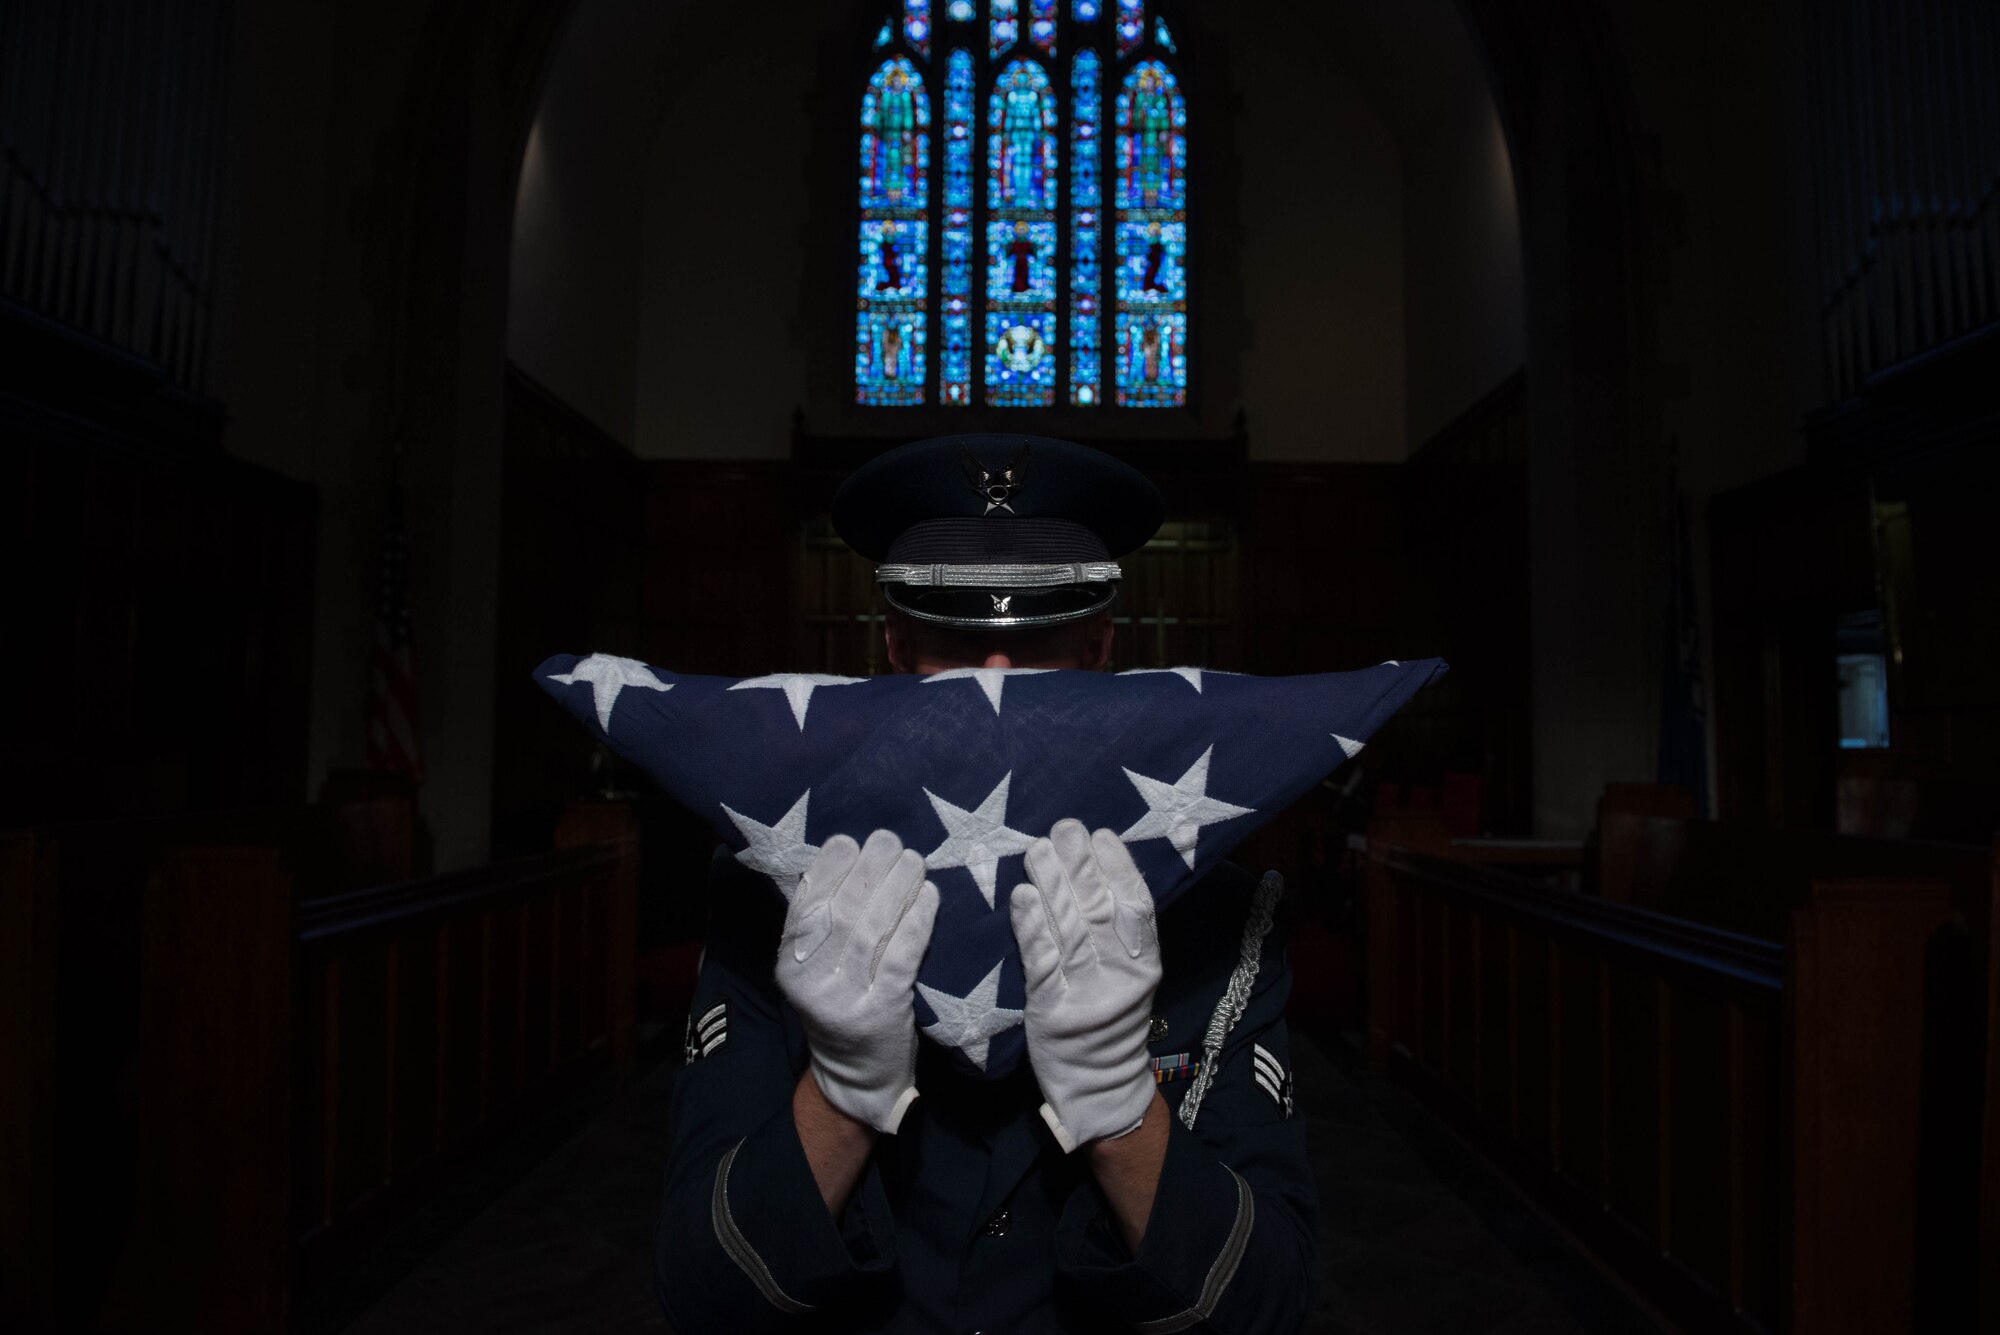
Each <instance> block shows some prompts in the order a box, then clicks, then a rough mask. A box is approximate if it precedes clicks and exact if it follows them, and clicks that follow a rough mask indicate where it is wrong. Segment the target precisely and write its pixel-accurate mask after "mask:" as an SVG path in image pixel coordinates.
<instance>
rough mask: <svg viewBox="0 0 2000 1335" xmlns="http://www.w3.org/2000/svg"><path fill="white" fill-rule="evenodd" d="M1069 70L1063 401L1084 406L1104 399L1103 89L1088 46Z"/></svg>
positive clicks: (1089, 405) (1094, 57)
mask: <svg viewBox="0 0 2000 1335" xmlns="http://www.w3.org/2000/svg"><path fill="white" fill-rule="evenodd" d="M1069 72H1070V96H1071V104H1070V121H1069V144H1070V177H1069V181H1070V186H1069V192H1070V231H1069V245H1070V272H1069V346H1070V357H1069V401H1070V402H1071V403H1073V404H1075V405H1076V406H1077V407H1079V408H1089V407H1092V406H1094V405H1096V404H1097V403H1099V402H1101V401H1102V400H1103V398H1104V367H1103V348H1104V329H1103V318H1104V317H1103V301H1102V296H1103V291H1104V280H1103V276H1102V273H1101V264H1100V261H1099V258H1098V257H1099V256H1100V255H1101V254H1102V253H1103V250H1102V246H1101V245H1100V244H1099V233H1100V230H1101V228H1102V225H1103V219H1102V203H1103V200H1102V195H1101V193H1100V190H1099V186H1098V173H1097V162H1098V154H1099V153H1100V152H1101V151H1102V149H1103V139H1102V136H1101V134H1100V133H1099V131H1100V130H1101V129H1102V122H1103V120H1104V91H1103V89H1102V87H1101V86H1100V82H1101V81H1100V79H1099V77H1098V75H1099V61H1098V58H1097V52H1096V51H1095V50H1093V49H1091V48H1089V47H1085V48H1084V49H1083V50H1081V51H1078V52H1077V53H1076V56H1075V58H1074V60H1072V61H1071V63H1070V70H1069Z"/></svg>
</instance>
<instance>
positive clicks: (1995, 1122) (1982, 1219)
mask: <svg viewBox="0 0 2000 1335" xmlns="http://www.w3.org/2000/svg"><path fill="white" fill-rule="evenodd" d="M1990 882H1991V884H1990V887H1989V889H1988V891H1987V920H1986V932H1985V939H1986V1054H1985V1063H1984V1066H1985V1071H1984V1074H1985V1096H1984V1115H1983V1119H1982V1121H1983V1125H1982V1127H1981V1131H1980V1169H1979V1249H1978V1256H1979V1293H1978V1319H1979V1329H1980V1330H1981V1331H1982V1332H1986V1335H1994V1333H1995V1332H2000V835H1995V836H1994V839H1993V872H1992V876H1991V878H1990Z"/></svg>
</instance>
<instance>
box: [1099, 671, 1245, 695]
mask: <svg viewBox="0 0 2000 1335" xmlns="http://www.w3.org/2000/svg"><path fill="white" fill-rule="evenodd" d="M1154 671H1170V673H1174V675H1176V677H1180V679H1182V681H1186V683H1188V685H1192V687H1194V693H1196V695H1200V693H1202V675H1204V673H1206V675H1210V677H1240V675H1244V673H1240V671H1222V669H1218V668H1126V669H1124V671H1120V673H1118V675H1120V677H1144V675H1148V673H1154Z"/></svg>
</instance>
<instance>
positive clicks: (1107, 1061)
mask: <svg viewBox="0 0 2000 1335" xmlns="http://www.w3.org/2000/svg"><path fill="white" fill-rule="evenodd" d="M1027 866H1028V879H1029V881H1030V882H1031V884H1027V885H1017V886H1015V887H1014V893H1013V895H1012V897H1011V898H1010V899H1009V900H1008V909H1009V911H1010V913H1011V915H1012V918H1013V924H1014V939H1015V941H1017V942H1018V943H1019V944H1020V947H1021V964H1022V967H1023V969H1024V970H1025V972H1026V974H1027V984H1028V999H1027V1006H1026V1012H1027V1013H1026V1015H1025V1016H1024V1018H1023V1024H1024V1026H1025V1027H1026V1029H1027V1038H1028V1061H1029V1063H1030V1064H1031V1065H1032V1066H1033V1067H1034V1071H1035V1079H1036V1081H1037V1082H1038V1083H1039V1084H1040V1085H1041V1087H1042V1097H1043V1098H1044V1099H1045V1100H1046V1102H1045V1103H1043V1104H1042V1119H1043V1120H1044V1121H1046V1122H1047V1123H1048V1124H1049V1129H1050V1130H1051V1131H1053V1132H1054V1133H1055V1137H1056V1140H1057V1141H1058V1142H1059V1143H1060V1144H1061V1145H1062V1147H1063V1151H1064V1152H1065V1153H1070V1152H1073V1151H1075V1150H1076V1148H1077V1147H1078V1146H1080V1145H1086V1144H1089V1143H1090V1142H1093V1141H1098V1140H1103V1139H1105V1138H1108V1137H1113V1136H1122V1135H1125V1134H1126V1133H1128V1132H1131V1131H1133V1130H1136V1129H1137V1128H1138V1126H1139V1124H1140V1122H1141V1119H1142V1118H1143V1117H1144V1115H1145V1113H1146V1110H1147V1108H1148V1107H1149V1106H1150V1105H1151V1104H1152V1102H1153V1097H1154V1081H1153V1077H1152V1072H1151V1070H1150V1063H1149V1061H1148V1060H1147V1057H1146V1039H1147V1026H1148V1022H1149V1021H1150V1019H1151V1016H1152V1008H1153V990H1154V988H1156V987H1158V986H1159V982H1160V943H1159V937H1158V934H1157V933H1156V932H1155V930H1154V925H1153V897H1152V894H1151V893H1150V892H1149V891H1148V890H1147V889H1146V880H1145V878H1144V877H1143V876H1141V875H1140V874H1139V868H1138V867H1137V866H1136V865H1134V863H1133V861H1132V855H1131V853H1130V852H1128V851H1127V850H1126V848H1125V845H1124V844H1123V843H1122V842H1120V841H1119V839H1118V836H1116V835H1114V834H1113V833H1112V832H1111V831H1109V830H1099V831H1098V832H1097V833H1096V834H1094V835H1093V834H1091V833H1090V832H1089V831H1087V830H1085V829H1084V826H1083V822H1081V821H1076V820H1065V821H1061V822H1058V823H1057V825H1056V827H1055V828H1054V829H1053V830H1051V831H1049V837H1048V838H1047V839H1037V840H1036V841H1035V842H1034V843H1033V844H1032V845H1031V846H1030V847H1029V849H1028V854H1027Z"/></svg>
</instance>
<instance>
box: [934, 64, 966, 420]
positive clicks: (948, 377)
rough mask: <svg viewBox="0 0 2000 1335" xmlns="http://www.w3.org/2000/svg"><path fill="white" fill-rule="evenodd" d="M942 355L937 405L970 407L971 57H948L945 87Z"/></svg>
mask: <svg viewBox="0 0 2000 1335" xmlns="http://www.w3.org/2000/svg"><path fill="white" fill-rule="evenodd" d="M940 304H941V306H942V310H943V314H942V316H941V318H940V321H939V323H940V325H941V326H942V331H941V332H942V336H943V343H944V346H943V349H942V355H941V358H940V364H939V368H938V370H939V379H938V401H939V402H940V403H949V404H960V405H963V404H967V403H970V402H972V316H971V306H972V53H971V52H970V51H967V50H965V49H964V48H963V47H961V48H959V49H958V50H956V51H954V52H952V53H951V58H950V60H949V62H948V63H947V66H946V73H945V82H944V292H943V301H942V302H941V303H940Z"/></svg>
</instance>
